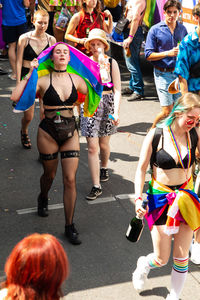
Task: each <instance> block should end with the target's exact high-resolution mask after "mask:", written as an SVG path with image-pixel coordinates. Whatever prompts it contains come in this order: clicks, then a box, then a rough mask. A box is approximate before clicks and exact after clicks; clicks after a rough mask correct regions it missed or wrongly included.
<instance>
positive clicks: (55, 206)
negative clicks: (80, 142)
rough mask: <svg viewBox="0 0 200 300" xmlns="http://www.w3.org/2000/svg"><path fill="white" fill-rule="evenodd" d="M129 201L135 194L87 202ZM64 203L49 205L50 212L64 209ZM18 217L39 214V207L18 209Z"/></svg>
mask: <svg viewBox="0 0 200 300" xmlns="http://www.w3.org/2000/svg"><path fill="white" fill-rule="evenodd" d="M124 199H128V200H130V201H133V199H134V194H121V195H116V196H113V197H104V198H97V199H96V200H92V201H87V200H86V201H87V203H88V204H101V203H107V202H113V201H117V200H124ZM63 207H64V206H63V203H57V204H50V205H48V209H49V210H55V209H60V208H63ZM16 212H17V214H18V215H25V214H32V213H35V212H37V207H30V208H24V209H18V210H16Z"/></svg>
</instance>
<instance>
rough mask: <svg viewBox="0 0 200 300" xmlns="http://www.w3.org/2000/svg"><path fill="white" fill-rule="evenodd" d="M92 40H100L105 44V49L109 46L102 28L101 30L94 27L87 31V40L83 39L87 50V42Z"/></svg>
mask: <svg viewBox="0 0 200 300" xmlns="http://www.w3.org/2000/svg"><path fill="white" fill-rule="evenodd" d="M92 40H100V41H101V42H103V43H104V45H105V46H106V47H105V51H108V50H109V48H110V46H109V44H108V42H107V40H106V33H105V31H103V30H101V29H99V28H94V29H92V30H91V31H90V32H89V36H88V38H87V40H86V41H85V44H84V46H85V48H86V49H87V50H89V46H90V45H89V43H90V41H92Z"/></svg>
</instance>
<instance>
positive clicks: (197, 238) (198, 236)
mask: <svg viewBox="0 0 200 300" xmlns="http://www.w3.org/2000/svg"><path fill="white" fill-rule="evenodd" d="M194 238H195V241H196V242H197V243H200V229H198V230H197V231H195V233H194Z"/></svg>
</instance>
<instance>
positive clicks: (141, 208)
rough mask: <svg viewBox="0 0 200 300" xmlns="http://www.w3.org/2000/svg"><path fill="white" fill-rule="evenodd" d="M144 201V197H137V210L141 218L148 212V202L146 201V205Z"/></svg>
mask: <svg viewBox="0 0 200 300" xmlns="http://www.w3.org/2000/svg"><path fill="white" fill-rule="evenodd" d="M144 201H147V200H144ZM144 201H142V199H140V198H138V199H136V202H135V212H136V215H137V216H138V217H139V218H143V217H144V215H145V214H146V212H147V210H146V206H147V202H145V205H144Z"/></svg>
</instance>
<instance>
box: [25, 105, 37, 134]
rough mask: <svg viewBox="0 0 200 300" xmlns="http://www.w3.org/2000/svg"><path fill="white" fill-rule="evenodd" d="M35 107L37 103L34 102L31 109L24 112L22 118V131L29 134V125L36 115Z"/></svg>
mask: <svg viewBox="0 0 200 300" xmlns="http://www.w3.org/2000/svg"><path fill="white" fill-rule="evenodd" d="M34 108H35V104H33V105H32V106H31V107H30V108H29V110H27V111H25V112H24V116H23V118H22V133H26V134H28V126H29V124H30V123H31V121H32V120H33V117H34Z"/></svg>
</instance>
